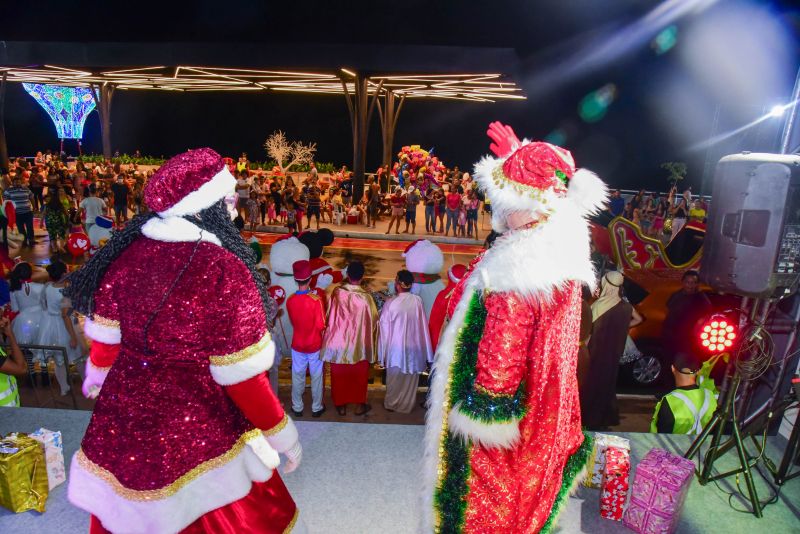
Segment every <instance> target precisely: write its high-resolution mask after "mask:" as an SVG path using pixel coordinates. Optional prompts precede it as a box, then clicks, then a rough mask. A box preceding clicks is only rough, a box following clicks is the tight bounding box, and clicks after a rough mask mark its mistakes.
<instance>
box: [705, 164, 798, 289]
mask: <svg viewBox="0 0 800 534" xmlns="http://www.w3.org/2000/svg"><path fill="white" fill-rule="evenodd" d="M701 261H702V267H701V270H700V275H701V278H702V280H703V281H704V282H706V283H707V284H708V285H710V286H711V287H712V288H714V289H715V290H717V291H720V292H724V293H735V294H737V295H744V296H749V297H767V298H769V297H776V298H780V297H783V296H785V295H788V294H790V293H791V292H793V291H794V289H795V288H796V286H797V282H798V275H800V156H797V155H789V154H755V153H753V154H751V153H747V152H743V153H741V154H734V155H730V156H725V157H724V158H722V159H721V160H720V161H719V163H718V164H717V167H716V171H715V172H714V185H713V189H712V196H711V207H710V209H709V212H708V224H707V227H706V236H705V240H704V243H703V256H702V260H701Z"/></svg>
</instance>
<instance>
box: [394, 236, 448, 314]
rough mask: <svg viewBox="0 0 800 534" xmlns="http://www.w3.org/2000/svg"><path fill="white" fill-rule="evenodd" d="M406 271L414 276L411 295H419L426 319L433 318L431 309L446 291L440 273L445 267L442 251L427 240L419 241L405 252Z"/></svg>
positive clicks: (409, 246) (413, 243)
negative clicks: (440, 293) (439, 296)
mask: <svg viewBox="0 0 800 534" xmlns="http://www.w3.org/2000/svg"><path fill="white" fill-rule="evenodd" d="M403 258H405V260H406V269H408V270H409V271H411V274H413V275H414V285H413V286H411V293H412V294H414V295H419V297H420V298H421V299H422V306H423V309H424V310H425V319H426V320H427V319H429V318H430V316H431V308H433V301H434V300H436V295H438V294H439V292H440V291H441V290H442V289H444V282H442V277H441V276H440V273H441V272H442V267H444V254H442V250H441V249H440V248H439V247H437V246H436V245H435V244H433V243H431V242H430V241H428V240H427V239H417V240H416V241H414V242H412V243H411V244H410V245H408V246H407V247H406V249H405V251H403Z"/></svg>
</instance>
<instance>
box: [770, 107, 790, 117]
mask: <svg viewBox="0 0 800 534" xmlns="http://www.w3.org/2000/svg"><path fill="white" fill-rule="evenodd" d="M784 111H786V106H773V107H772V109H771V110H770V112H769V115H770V117H782V116H783V112H784Z"/></svg>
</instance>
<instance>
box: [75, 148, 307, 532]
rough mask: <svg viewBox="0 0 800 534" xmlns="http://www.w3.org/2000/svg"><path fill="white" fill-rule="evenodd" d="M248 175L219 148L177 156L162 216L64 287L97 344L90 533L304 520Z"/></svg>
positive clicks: (126, 235) (82, 456)
mask: <svg viewBox="0 0 800 534" xmlns="http://www.w3.org/2000/svg"><path fill="white" fill-rule="evenodd" d="M235 185H236V181H235V180H234V178H233V176H231V174H230V172H229V171H228V168H227V166H225V164H224V162H223V160H222V158H221V157H220V156H219V154H217V153H216V152H214V151H213V150H211V149H207V148H203V149H198V150H190V151H188V152H185V153H183V154H180V155H178V156H175V157H173V158H172V159H170V160H169V161H167V162H166V163H165V164H164V165H163V166H161V168H160V169H159V170H158V172H157V173H156V174H155V175H154V176H153V177H152V178H151V179H150V181H149V182H148V183H147V186H146V187H145V190H144V200H145V202H146V203H147V205H148V207H149V208H150V210H151V213H149V214H146V215H140V216H137V217H136V218H134V219H133V220H132V221H130V222H129V223H128V224H127V226H126V227H125V228H124V229H123V230H120V231H118V232H116V233H115V234H114V236H113V237H112V238H111V239H110V240H109V242H108V243H107V244H106V245H105V246H104V247H103V248H101V249H100V250H99V251H98V252H97V253H96V254H95V255H94V256H93V257H92V258H91V259H90V260H89V262H88V263H87V264H86V265H85V266H84V267H82V268H81V269H80V270H78V271H76V272H75V273H73V275H71V277H70V282H71V284H70V286H69V287H68V288H67V289H65V291H64V293H65V295H66V296H68V297H69V298H71V299H72V304H73V306H74V307H75V309H76V310H78V311H80V312H81V313H83V314H85V315H86V324H85V333H86V335H87V336H88V337H89V338H91V339H92V346H91V354H90V361H89V364H88V366H87V377H86V380H85V381H84V393H85V394H87V395H88V396H97V394H98V391H99V397H98V398H97V404H96V406H95V409H94V413H93V414H92V419H91V421H90V423H89V427H88V429H87V430H86V434H85V435H84V438H83V441H82V443H81V448H80V449H79V450H78V452H77V453H76V454H75V456H74V457H73V460H72V465H71V470H70V482H69V490H68V493H69V499H70V501H71V502H72V503H73V504H74V505H75V506H78V507H79V508H82V509H83V510H86V511H87V512H89V513H90V514H92V522H91V531H92V532H106V531H111V532H115V533H147V534H153V533H172V532H179V531H183V532H192V533H199V532H214V533H228V532H230V533H233V532H274V533H281V532H287V531H291V530H293V529H294V528H299V525H298V510H297V507H296V505H295V503H294V501H293V500H292V497H291V496H290V495H289V493H288V491H287V490H286V487H285V486H284V484H283V482H282V481H281V478H280V476H279V475H278V473H277V471H276V469H277V467H278V465H279V463H280V459H279V456H278V453H284V454H286V456H287V458H288V460H289V462H288V464H287V468H286V471H287V472H288V471H290V470H292V469H293V468H294V467H295V466H296V465H297V464H298V462H299V461H300V457H301V451H302V449H301V447H300V444H299V441H298V437H297V431H296V429H295V427H294V423H292V421H291V420H290V419H289V418H288V417H287V416H286V415H285V414H284V412H283V408H282V407H281V404H280V402H279V401H278V399H277V398H276V396H275V394H274V393H273V391H272V389H271V388H270V387H269V384H268V382H267V379H266V376H265V372H266V371H267V370H268V369H269V368H270V367H271V365H272V362H273V356H274V352H275V346H274V344H273V342H272V339H271V337H270V335H269V333H268V332H267V326H266V320H265V311H264V302H265V298H266V288H264V285H263V280H262V279H261V277H260V276H259V275H258V273H257V272H256V271H255V261H254V258H253V254H252V251H251V250H250V248H249V247H248V246H247V244H246V243H245V242H244V241H243V240H242V239H241V237H240V236H239V233H238V232H237V231H236V228H235V226H234V225H233V224H232V222H231V211H233V210H232V209H231V208H232V206H231V201H234V202H235V193H234V187H235ZM234 215H235V213H234ZM101 388H102V389H101Z"/></svg>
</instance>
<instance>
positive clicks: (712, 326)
mask: <svg viewBox="0 0 800 534" xmlns="http://www.w3.org/2000/svg"><path fill="white" fill-rule="evenodd" d="M735 325H736V322H735V321H732V320H731V319H730V318H726V317H725V316H722V315H721V314H714V315H712V316H711V317H709V318H708V321H707V322H706V324H705V325H704V326H703V328H702V329H701V331H700V332H699V338H700V344H701V345H702V347H703V348H704V349H705V350H707V351H708V352H710V353H712V354H714V353H720V352H724V351H726V350H728V349H730V347H732V346H733V343H734V342H733V340H734V339H736V327H735Z"/></svg>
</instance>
